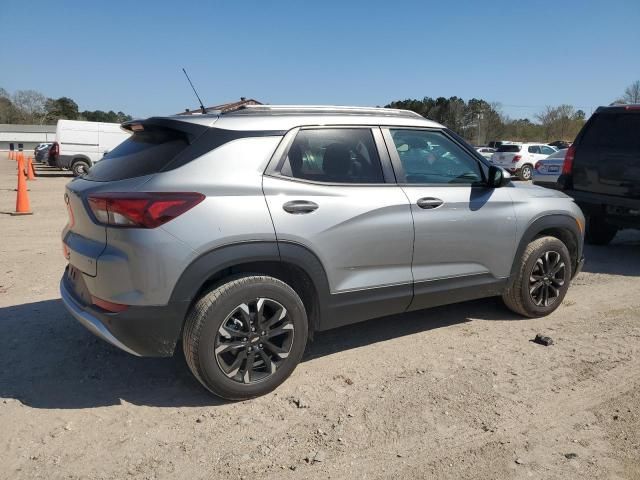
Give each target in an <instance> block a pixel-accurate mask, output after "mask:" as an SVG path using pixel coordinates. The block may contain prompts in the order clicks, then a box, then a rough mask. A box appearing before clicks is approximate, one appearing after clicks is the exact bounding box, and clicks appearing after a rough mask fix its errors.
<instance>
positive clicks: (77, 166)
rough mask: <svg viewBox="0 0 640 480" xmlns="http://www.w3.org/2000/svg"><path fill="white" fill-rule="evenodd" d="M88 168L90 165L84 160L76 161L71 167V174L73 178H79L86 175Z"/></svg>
mask: <svg viewBox="0 0 640 480" xmlns="http://www.w3.org/2000/svg"><path fill="white" fill-rule="evenodd" d="M89 168H90V165H89V163H88V162H86V161H84V160H76V161H75V162H73V165H72V166H71V171H72V172H73V176H74V177H79V176H81V175H84V174H85V173H87V172H88V171H89Z"/></svg>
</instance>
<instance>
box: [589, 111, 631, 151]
mask: <svg viewBox="0 0 640 480" xmlns="http://www.w3.org/2000/svg"><path fill="white" fill-rule="evenodd" d="M580 144H581V145H585V146H590V147H606V148H611V147H614V148H627V149H628V148H640V115H637V114H629V113H605V114H597V115H594V116H593V118H592V119H591V120H590V121H589V126H588V127H587V130H586V132H585V134H584V136H583V137H582V140H581V142H580Z"/></svg>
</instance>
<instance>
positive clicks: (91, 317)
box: [60, 270, 188, 357]
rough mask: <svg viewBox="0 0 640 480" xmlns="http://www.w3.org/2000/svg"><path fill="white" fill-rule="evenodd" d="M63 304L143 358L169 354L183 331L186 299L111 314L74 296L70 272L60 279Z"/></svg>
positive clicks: (94, 330) (104, 335) (87, 324)
mask: <svg viewBox="0 0 640 480" xmlns="http://www.w3.org/2000/svg"><path fill="white" fill-rule="evenodd" d="M60 296H61V297H62V303H63V304H64V306H65V307H66V309H67V310H68V311H69V313H70V314H71V315H73V317H74V318H75V319H76V320H77V321H78V322H80V323H81V324H82V325H83V326H84V327H85V328H86V329H87V330H89V331H90V332H91V333H93V334H94V335H96V336H97V337H100V338H102V339H103V340H105V341H107V342H109V343H110V344H112V345H114V346H116V347H118V348H120V349H121V350H124V351H125V352H128V353H130V354H132V355H136V356H140V357H170V356H172V355H173V352H174V350H175V347H176V343H177V341H178V338H179V337H180V333H181V331H182V324H183V320H184V317H185V314H186V311H187V308H188V303H187V302H179V303H170V304H168V305H164V306H152V307H139V306H130V307H129V308H128V309H127V310H125V311H123V312H119V313H111V312H107V311H105V310H102V309H100V308H98V307H95V306H93V305H86V304H85V303H84V302H83V301H82V300H81V299H80V298H79V297H78V296H76V295H75V293H74V291H73V287H72V286H71V285H70V284H69V282H68V280H67V272H66V270H65V273H64V275H63V277H62V279H61V280H60Z"/></svg>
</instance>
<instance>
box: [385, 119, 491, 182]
mask: <svg viewBox="0 0 640 480" xmlns="http://www.w3.org/2000/svg"><path fill="white" fill-rule="evenodd" d="M390 132H391V137H392V138H393V143H394V145H395V147H396V151H397V152H398V157H399V158H400V163H401V164H402V169H403V170H404V174H405V180H404V181H405V182H406V183H436V184H439V183H440V184H473V183H478V182H481V181H482V172H481V170H480V165H479V164H478V162H477V161H476V160H475V158H473V157H472V156H471V155H470V154H469V153H467V152H466V151H464V150H463V149H462V148H461V147H460V146H458V145H457V144H456V143H454V142H453V141H452V140H450V139H449V138H448V137H447V136H446V135H444V134H443V133H442V132H437V131H429V130H400V129H397V130H396V129H391V130H390Z"/></svg>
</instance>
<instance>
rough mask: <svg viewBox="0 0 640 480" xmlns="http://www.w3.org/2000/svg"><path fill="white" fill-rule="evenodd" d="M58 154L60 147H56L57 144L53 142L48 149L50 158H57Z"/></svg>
mask: <svg viewBox="0 0 640 480" xmlns="http://www.w3.org/2000/svg"><path fill="white" fill-rule="evenodd" d="M59 153H60V145H58V142H53V145H51V148H50V149H49V155H50V156H52V157H57V156H58V154H59Z"/></svg>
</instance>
